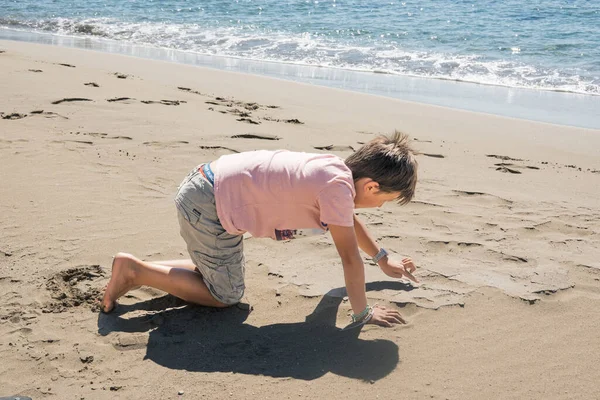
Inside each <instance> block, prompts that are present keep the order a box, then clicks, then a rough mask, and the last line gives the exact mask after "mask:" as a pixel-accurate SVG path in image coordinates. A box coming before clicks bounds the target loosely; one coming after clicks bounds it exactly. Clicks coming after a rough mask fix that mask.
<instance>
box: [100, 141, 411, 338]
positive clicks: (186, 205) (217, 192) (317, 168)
mask: <svg viewBox="0 0 600 400" xmlns="http://www.w3.org/2000/svg"><path fill="white" fill-rule="evenodd" d="M416 182H417V161H416V158H415V152H414V151H413V149H411V147H410V145H409V139H408V136H406V135H404V134H401V133H399V132H396V133H395V134H394V135H393V136H392V137H390V138H388V137H385V136H380V137H377V138H376V139H374V140H372V141H370V142H369V143H367V144H365V145H364V146H363V147H361V148H360V149H359V150H358V151H357V152H355V153H354V154H352V155H351V156H350V157H348V158H347V159H346V160H345V161H344V160H342V159H340V158H339V157H337V156H334V155H330V154H309V153H296V152H290V151H284V150H279V151H264V150H263V151H252V152H246V153H238V154H230V155H225V156H222V157H220V158H219V159H218V160H216V161H213V162H211V163H209V164H203V165H200V166H199V167H196V168H194V169H193V170H192V171H191V172H190V173H189V174H188V176H187V177H186V178H185V179H184V180H183V182H182V183H181V185H180V186H179V190H178V193H177V195H176V197H175V204H176V205H177V209H178V218H179V224H180V228H181V235H182V237H183V239H184V240H185V242H186V243H187V248H188V252H189V254H190V257H191V259H188V260H173V261H162V262H161V261H157V262H146V261H142V260H139V259H137V258H136V257H134V256H132V255H130V254H125V253H119V254H117V255H116V256H115V258H114V261H113V266H112V276H111V279H110V281H109V283H108V285H107V288H106V291H105V294H104V298H103V300H102V310H103V311H104V312H110V311H112V310H113V309H114V307H115V305H116V300H117V299H118V298H119V297H121V296H123V295H124V294H125V293H127V292H128V291H129V290H131V289H133V288H134V287H137V286H140V285H146V286H151V287H154V288H157V289H160V290H163V291H166V292H168V293H170V294H172V295H174V296H177V297H179V298H181V299H183V300H186V301H188V302H191V303H196V304H199V305H204V306H210V307H227V306H230V305H233V304H236V303H238V302H239V301H240V299H241V298H242V295H243V294H244V289H245V285H244V254H243V233H245V232H249V233H251V234H252V235H253V236H255V237H271V238H273V239H276V240H287V239H292V238H295V237H296V236H303V235H306V234H314V233H326V232H327V231H329V232H331V236H332V238H333V241H334V243H335V246H336V248H337V251H338V253H339V255H340V258H341V259H342V265H343V269H344V280H345V282H346V290H347V293H348V298H349V300H350V304H351V306H352V310H353V314H352V320H353V322H357V323H372V324H377V325H382V326H391V325H392V324H397V323H404V320H403V319H402V317H401V316H400V314H399V313H398V312H397V311H395V310H388V309H386V308H384V307H371V306H369V305H368V304H367V297H366V293H365V274H364V265H363V262H362V259H361V257H360V254H359V248H360V249H362V250H363V251H364V252H365V253H367V254H368V255H369V256H371V257H372V258H373V261H374V262H375V263H377V264H378V265H379V267H380V268H381V269H382V270H383V272H384V273H385V274H387V275H388V276H391V277H394V278H403V277H406V278H409V279H411V280H413V281H415V282H417V280H416V279H415V277H414V276H413V275H412V272H414V270H415V266H414V264H413V263H412V261H411V260H410V259H409V258H405V259H403V260H402V263H396V262H393V261H391V260H389V259H388V254H387V252H386V251H385V250H384V249H380V248H379V247H378V246H377V244H376V243H375V241H374V240H373V239H372V237H371V236H370V235H369V233H368V232H367V230H366V228H365V225H364V224H363V223H362V222H361V221H360V220H359V219H358V218H357V217H356V216H355V215H354V209H355V208H366V207H380V206H382V205H383V204H384V203H385V202H388V201H394V200H397V201H399V203H400V204H406V203H408V202H409V201H410V200H411V199H412V197H413V195H414V191H415V186H416Z"/></svg>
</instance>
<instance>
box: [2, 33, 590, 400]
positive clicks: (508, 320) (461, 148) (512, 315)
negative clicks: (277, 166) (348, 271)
mask: <svg viewBox="0 0 600 400" xmlns="http://www.w3.org/2000/svg"><path fill="white" fill-rule="evenodd" d="M459 89H460V86H459V85H457V90H459ZM0 93H2V95H1V96H0V113H2V114H1V117H2V119H0V179H1V180H0V188H1V189H0V215H1V218H0V232H1V236H0V238H1V239H0V360H1V361H0V396H8V395H14V394H22V395H28V396H31V397H33V398H35V399H44V398H55V399H56V398H58V399H107V398H110V399H112V398H123V399H157V398H161V399H162V398H165V399H168V398H183V399H185V398H188V399H198V398H214V399H221V398H225V399H230V398H231V399H234V398H249V399H254V398H269V399H270V398H272V399H280V398H282V399H286V398H294V399H295V398H311V399H314V398H332V399H334V398H335V399H337V398H340V399H371V398H379V399H429V398H435V399H509V398H510V399H538V398H552V399H597V398H600V384H599V382H600V368H599V367H598V365H600V339H599V332H600V311H598V310H599V308H600V200H599V195H600V190H599V189H600V131H593V130H585V129H576V128H569V127H561V126H554V125H548V124H542V123H535V122H528V121H522V120H515V119H508V118H500V117H496V116H491V115H484V114H475V113H469V112H464V111H457V110H450V109H445V108H440V107H434V106H427V105H420V104H414V103H408V102H402V101H398V100H393V99H388V98H382V97H376V96H367V95H363V94H357V93H350V92H344V91H340V90H334V89H326V88H321V87H314V86H309V85H301V84H296V83H291V82H287V81H280V80H274V79H267V78H262V77H257V76H249V75H244V74H236V73H230V72H223V71H217V70H211V69H203V68H196V67H191V66H184V65H177V64H170V63H166V62H158V61H149V60H142V59H136V58H129V57H124V56H116V55H108V54H102V53H96V52H90V51H85V50H74V49H66V48H58V47H51V46H42V45H35V44H25V43H17V42H9V41H0ZM65 99H67V100H65ZM69 99H70V100H69ZM73 99H76V100H73ZM61 100H62V101H61ZM394 129H399V130H402V131H405V132H407V133H409V134H410V135H411V136H412V137H413V138H414V140H415V145H416V147H417V148H418V149H419V150H421V151H422V152H423V155H422V156H420V183H419V186H418V190H417V195H416V199H415V201H413V202H412V203H411V204H410V205H407V206H404V207H400V206H396V205H391V206H385V207H383V208H382V209H373V210H367V211H360V212H359V215H360V216H361V217H362V218H363V219H364V220H365V221H367V223H368V226H369V228H370V229H371V231H372V233H373V235H374V236H375V237H376V238H377V239H378V241H379V243H381V244H382V245H383V246H384V247H386V248H388V249H389V250H391V251H392V252H393V253H397V255H396V257H402V256H411V257H413V259H415V261H416V263H417V264H418V266H419V270H418V274H417V275H418V277H419V278H420V279H421V281H422V283H421V284H419V285H411V284H410V283H408V282H399V281H393V280H390V279H387V277H386V276H385V275H383V274H382V273H381V272H380V271H379V270H378V269H377V268H376V267H375V266H373V265H369V264H368V263H367V265H366V271H367V279H368V282H369V283H368V285H367V288H368V290H369V291H368V297H369V298H370V299H371V301H372V302H378V303H379V304H384V305H387V306H390V307H397V308H399V309H400V311H401V313H402V314H403V315H404V316H405V317H406V318H407V319H408V320H409V324H408V325H405V326H396V327H394V328H390V329H384V328H379V327H374V326H368V327H365V328H364V329H362V331H360V332H359V331H358V330H353V331H344V332H342V331H341V330H340V328H341V327H343V326H345V325H346V324H347V323H348V315H349V310H350V307H349V304H348V303H347V302H346V301H344V299H343V297H344V293H343V289H341V287H342V286H343V276H342V268H341V265H340V262H339V259H338V257H337V255H336V252H335V248H334V247H333V245H332V242H331V239H330V237H328V236H327V237H321V238H316V239H306V240H299V241H294V242H293V243H292V242H290V243H276V242H273V241H270V240H264V239H260V240H258V239H254V238H247V240H246V243H245V248H246V250H247V253H246V254H247V264H248V266H247V286H248V289H247V293H246V298H245V300H244V305H245V306H244V305H242V306H240V307H234V308H231V309H228V310H214V309H208V308H202V307H194V306H187V305H185V304H183V303H182V302H180V301H178V300H177V299H175V298H173V297H171V296H168V295H165V294H164V293H161V292H158V291H155V290H152V289H148V288H141V289H138V290H135V291H132V292H130V294H129V295H128V296H126V298H123V299H122V306H121V307H120V308H119V310H118V312H117V313H115V314H112V315H103V314H98V312H97V311H96V310H95V307H94V300H95V299H96V298H97V296H98V295H99V294H100V292H101V290H102V288H103V286H104V285H105V284H106V283H107V281H108V277H109V274H110V271H109V268H110V262H111V256H112V255H113V254H115V253H116V252H118V251H127V252H131V253H133V254H135V255H137V256H140V257H142V258H144V259H148V260H159V259H173V258H183V257H185V256H186V254H185V246H184V243H183V240H182V239H181V238H180V237H179V234H178V227H177V222H176V218H175V215H176V214H175V213H176V210H175V206H174V204H173V201H172V198H173V195H174V191H175V189H176V187H177V185H178V184H179V182H180V181H181V179H182V178H183V177H184V176H185V174H186V173H187V171H188V170H189V169H190V168H192V167H193V166H194V165H196V164H198V163H200V162H203V161H209V160H213V159H215V158H217V157H218V156H219V155H222V154H227V153H230V152H235V151H244V150H252V149H263V148H266V149H276V148H286V149H291V150H297V151H308V152H331V153H334V154H338V155H340V156H342V157H344V156H346V155H348V154H350V152H351V151H352V150H353V149H356V148H357V147H359V146H360V145H361V143H363V142H366V141H368V140H370V139H371V138H373V137H374V136H373V135H375V134H379V133H390V132H391V131H393V130H394ZM248 308H250V310H248ZM180 391H183V394H181V395H180V394H178V393H179V392H180Z"/></svg>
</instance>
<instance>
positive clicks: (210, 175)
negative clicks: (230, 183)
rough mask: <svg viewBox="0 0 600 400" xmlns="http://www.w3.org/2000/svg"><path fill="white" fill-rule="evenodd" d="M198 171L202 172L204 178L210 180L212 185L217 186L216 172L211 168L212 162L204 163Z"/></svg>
mask: <svg viewBox="0 0 600 400" xmlns="http://www.w3.org/2000/svg"><path fill="white" fill-rule="evenodd" d="M198 172H200V173H201V174H202V176H203V177H204V179H206V180H207V181H208V183H210V184H211V185H212V186H215V173H214V172H213V170H212V169H211V168H210V163H206V164H202V165H200V166H199V167H198Z"/></svg>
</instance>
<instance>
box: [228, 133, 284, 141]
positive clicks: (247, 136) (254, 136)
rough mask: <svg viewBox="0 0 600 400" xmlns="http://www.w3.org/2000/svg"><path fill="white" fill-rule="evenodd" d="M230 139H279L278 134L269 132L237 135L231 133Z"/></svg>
mask: <svg viewBox="0 0 600 400" xmlns="http://www.w3.org/2000/svg"><path fill="white" fill-rule="evenodd" d="M231 138H232V139H262V140H279V139H281V138H280V137H279V136H275V135H269V134H256V133H242V134H239V135H233V136H232V137H231Z"/></svg>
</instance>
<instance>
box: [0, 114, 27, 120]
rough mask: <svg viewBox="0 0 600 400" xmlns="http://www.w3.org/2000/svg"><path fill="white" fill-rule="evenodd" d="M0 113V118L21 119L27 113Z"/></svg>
mask: <svg viewBox="0 0 600 400" xmlns="http://www.w3.org/2000/svg"><path fill="white" fill-rule="evenodd" d="M0 115H1V116H2V119H11V120H12V119H21V118H25V117H26V116H27V115H26V114H19V113H11V114H4V113H0Z"/></svg>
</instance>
